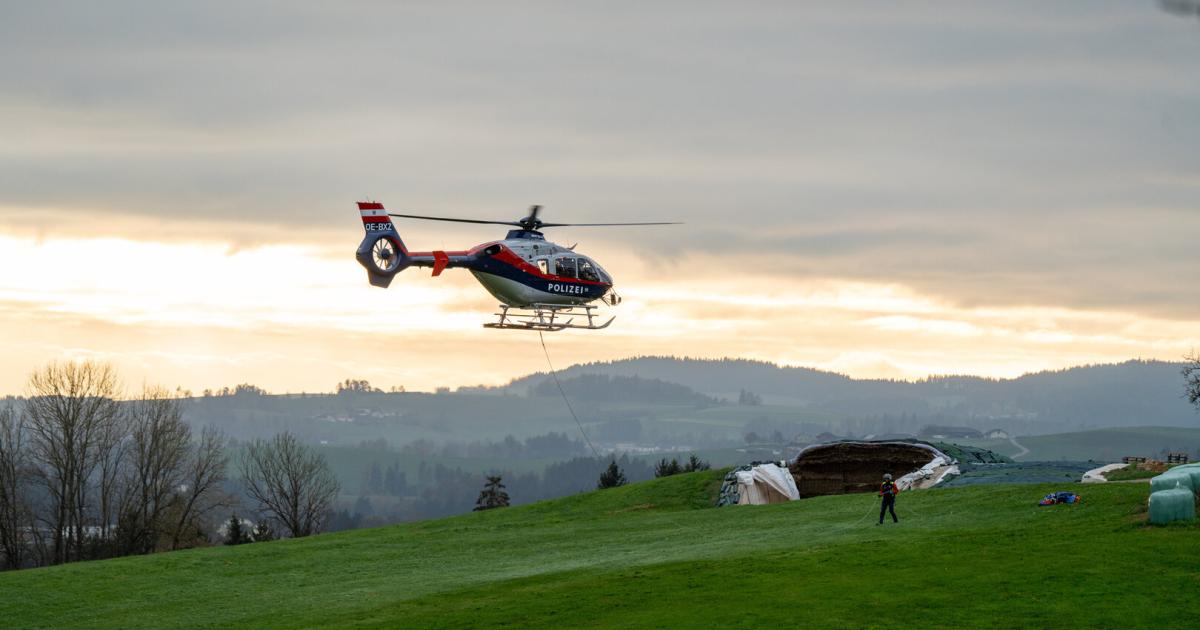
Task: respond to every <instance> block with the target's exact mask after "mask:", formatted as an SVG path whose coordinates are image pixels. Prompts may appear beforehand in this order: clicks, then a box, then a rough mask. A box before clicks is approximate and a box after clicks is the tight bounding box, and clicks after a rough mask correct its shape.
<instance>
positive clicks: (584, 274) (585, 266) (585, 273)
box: [579, 258, 600, 282]
mask: <svg viewBox="0 0 1200 630" xmlns="http://www.w3.org/2000/svg"><path fill="white" fill-rule="evenodd" d="M579 279H580V280H590V281H592V282H599V281H600V275H599V274H597V273H596V269H595V268H594V267H592V262H591V261H590V260H587V259H586V258H580V259H579Z"/></svg>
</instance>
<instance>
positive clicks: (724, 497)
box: [717, 466, 753, 507]
mask: <svg viewBox="0 0 1200 630" xmlns="http://www.w3.org/2000/svg"><path fill="white" fill-rule="evenodd" d="M752 469H753V467H752V466H738V467H737V468H734V469H733V470H731V471H729V472H728V473H726V474H725V479H724V481H722V482H721V493H720V494H718V495H717V507H724V506H726V505H737V504H738V501H739V500H740V499H741V496H740V493H739V492H738V479H737V474H738V473H739V472H742V471H746V470H752Z"/></svg>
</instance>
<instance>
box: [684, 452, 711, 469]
mask: <svg viewBox="0 0 1200 630" xmlns="http://www.w3.org/2000/svg"><path fill="white" fill-rule="evenodd" d="M709 468H712V466H711V465H709V463H708V462H706V461H704V460H702V459H700V458H699V457H696V454H695V453H692V454H691V455H690V456H689V457H688V463H687V465H686V466H684V467H683V472H696V471H699V470H708V469H709Z"/></svg>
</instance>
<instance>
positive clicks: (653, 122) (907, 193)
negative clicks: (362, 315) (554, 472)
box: [0, 2, 1200, 371]
mask: <svg viewBox="0 0 1200 630" xmlns="http://www.w3.org/2000/svg"><path fill="white" fill-rule="evenodd" d="M1181 26H1182V25H1181V23H1180V22H1179V21H1178V20H1174V19H1171V18H1170V17H1169V16H1167V15H1165V14H1164V13H1163V12H1162V11H1160V10H1159V9H1158V8H1157V7H1156V6H1154V4H1153V3H1134V4H1129V3H1123V2H1102V3H1095V2H1076V3H1064V4H1056V5H1053V6H1050V5H1046V4H1045V3H1038V2H1030V3H1016V4H1012V3H1006V4H1002V5H999V4H989V5H963V4H961V3H953V2H929V3H918V4H914V5H909V6H908V7H907V8H906V9H905V10H904V11H894V10H888V9H887V8H886V7H882V6H875V7H871V6H865V5H864V6H842V5H830V6H824V7H812V6H804V5H800V4H793V5H788V4H779V5H775V6H764V7H759V8H758V9H756V10H754V11H748V10H746V9H745V8H744V7H741V6H734V5H722V4H699V5H698V4H695V3H686V4H685V3H660V4H654V5H645V4H644V3H643V4H640V5H632V4H629V5H606V6H605V7H603V8H600V7H587V6H578V5H561V4H554V3H549V4H541V3H528V4H521V3H518V4H516V5H511V4H507V5H504V6H500V5H495V4H488V3H480V4H476V5H471V6H470V7H464V6H461V5H460V6H455V7H448V6H438V5H415V6H414V5H407V6H401V5H391V4H386V3H338V4H336V5H331V4H324V5H322V4H315V5H308V6H302V5H297V4H294V3H285V4H280V3H269V2H265V3H254V2H251V3H215V4H214V3H210V4H204V5H192V6H174V5H163V4H162V3H154V2H116V3H105V5H104V6H103V7H99V6H94V5H90V4H86V3H66V4H57V3H26V4H22V5H15V6H13V7H10V8H9V9H7V10H6V14H5V19H4V20H3V21H2V22H0V81H3V83H4V85H5V86H6V88H5V90H4V91H3V93H0V111H2V112H3V114H4V115H3V116H0V136H3V137H4V138H5V142H4V143H3V144H2V145H0V221H2V222H3V225H4V228H5V230H4V231H5V233H6V234H8V235H20V236H22V237H24V236H27V235H31V234H33V235H40V237H41V238H42V239H45V240H48V241H49V240H55V239H61V238H68V237H80V236H87V235H103V236H108V237H113V238H117V239H124V240H126V241H129V240H134V241H136V240H145V241H151V242H154V243H158V244H164V243H189V242H196V241H203V242H207V243H218V244H219V245H218V246H219V247H220V248H221V250H222V251H226V252H230V253H233V254H234V255H235V256H236V255H240V254H243V253H247V252H253V251H257V250H259V249H262V248H269V247H273V246H275V247H282V248H288V247H299V248H302V249H303V250H304V251H305V252H308V253H310V254H311V253H313V252H316V253H315V254H314V255H319V256H326V257H334V256H339V255H341V254H339V253H338V252H341V251H343V250H344V251H346V252H348V251H349V248H352V247H353V245H354V244H355V243H356V242H357V240H358V238H359V235H358V232H357V230H358V227H357V225H355V222H354V220H353V208H352V206H351V202H353V201H354V200H356V199H358V198H362V197H366V196H371V197H374V198H378V199H382V200H384V201H385V202H386V203H387V204H388V205H389V206H390V207H394V208H396V209H403V210H408V211H414V212H419V213H428V214H448V215H467V216H478V217H482V218H496V219H511V218H515V217H517V216H519V215H520V214H521V213H522V211H523V210H524V208H525V207H526V206H527V205H529V204H531V203H542V204H545V205H546V208H547V209H546V213H547V218H548V219H550V218H551V217H552V220H559V221H605V220H682V221H686V223H687V224H686V225H685V226H680V227H673V228H663V229H658V228H656V229H647V230H636V231H634V230H594V231H583V230H573V229H567V228H564V229H562V230H559V231H557V232H553V233H552V236H553V237H554V238H556V239H559V240H562V241H564V242H566V243H573V242H576V241H579V242H581V245H580V249H581V250H582V251H587V252H588V253H590V254H593V255H597V256H598V257H599V258H600V259H601V261H602V262H603V264H604V265H605V266H606V267H608V268H610V271H614V272H619V273H618V278H619V281H620V282H621V285H622V287H627V286H628V287H631V288H632V287H636V286H637V284H636V283H638V282H641V283H644V284H642V286H646V287H651V288H653V289H655V290H664V291H665V290H666V289H667V288H668V287H666V286H664V285H663V284H655V283H654V282H653V281H652V280H653V278H655V277H657V276H656V274H659V275H661V274H666V275H668V276H669V277H671V278H673V279H678V278H682V279H684V280H686V281H688V282H691V281H693V280H694V281H697V282H700V283H702V284H703V283H708V284H709V285H710V286H722V287H728V289H726V291H727V293H726V295H727V296H728V297H729V298H730V299H731V301H734V302H736V299H735V298H737V297H738V296H739V295H741V291H742V289H739V288H738V287H745V286H748V285H756V284H759V283H760V282H769V283H775V284H777V285H778V286H780V287H784V288H785V289H786V290H800V289H798V287H811V286H817V285H820V284H821V283H824V282H831V281H832V282H837V283H840V284H841V285H843V286H847V285H854V284H856V283H858V284H866V285H871V286H902V287H905V288H906V289H907V290H911V291H914V292H916V293H918V294H920V295H921V296H923V297H924V298H927V299H929V300H931V301H933V302H936V303H937V304H939V305H942V306H939V307H938V308H943V307H946V308H954V309H976V310H979V309H988V308H993V307H996V308H1001V309H1010V310H1011V309H1017V308H1022V309H1031V308H1063V309H1067V310H1070V311H1074V312H1080V311H1103V312H1117V313H1122V314H1127V315H1129V316H1130V317H1138V316H1142V317H1145V318H1146V320H1147V321H1161V320H1172V321H1177V322H1181V323H1184V324H1187V323H1189V322H1194V321H1196V319H1195V315H1194V310H1195V305H1196V304H1198V303H1200V287H1197V286H1193V285H1194V284H1195V283H1189V282H1187V281H1184V280H1182V279H1188V278H1192V277H1196V276H1197V275H1200V250H1197V249H1196V248H1195V247H1194V238H1193V237H1192V236H1191V235H1193V234H1195V233H1197V229H1200V213H1197V212H1196V205H1195V200H1196V198H1197V193H1200V179H1197V177H1196V173H1197V172H1200V149H1198V148H1197V147H1200V116H1197V114H1196V112H1197V111H1200V80H1198V79H1197V74H1196V73H1195V71H1194V63H1193V61H1192V60H1194V59H1195V58H1196V57H1197V54H1198V53H1200V37H1197V33H1196V32H1195V29H1189V28H1182V27H1181ZM401 229H402V231H403V232H404V234H405V238H406V240H408V241H410V243H411V244H414V245H415V246H421V247H424V246H425V244H431V245H432V246H434V247H437V246H443V247H456V246H461V245H463V244H465V243H471V242H478V241H483V240H487V239H490V238H494V237H495V236H497V234H495V233H493V232H491V231H483V230H480V229H478V228H466V227H456V226H449V225H423V224H417V223H413V222H406V223H404V224H402V225H401ZM180 251H187V252H192V253H195V250H192V249H187V248H184V249H181V250H180ZM289 251H294V250H289ZM205 255H207V254H205ZM162 259H163V260H167V259H170V260H172V261H173V262H174V263H175V264H177V265H178V266H179V268H180V269H181V271H180V273H182V274H184V275H186V274H187V270H188V262H187V261H186V260H183V261H179V260H178V257H171V256H164V257H163V258H162ZM263 264H264V266H265V268H264V270H263V271H262V272H261V274H260V275H261V276H262V277H263V278H274V277H277V275H278V273H279V272H278V271H277V270H278V269H285V270H286V269H287V266H286V264H274V263H273V262H271V263H268V262H263ZM345 264H348V265H350V267H349V268H348V269H349V270H351V271H353V273H357V272H358V270H357V269H356V268H355V267H353V263H352V262H347V263H345ZM35 266H36V265H35ZM351 271H347V273H351ZM356 281H357V280H356ZM211 290H212V291H214V295H218V296H219V295H220V291H219V290H217V289H211ZM698 290H700V289H698ZM462 291H463V292H464V293H465V292H466V291H467V289H465V288H464V289H462ZM279 299H280V300H281V301H286V297H282V296H281V297H279ZM209 301H210V302H213V301H220V300H219V299H211V300H209ZM251 303H253V301H251ZM669 306H670V305H668V306H667V307H668V308H669ZM708 307H709V309H710V310H705V311H694V313H695V316H696V317H697V318H698V319H700V320H702V321H706V322H709V324H706V325H715V324H714V323H713V322H716V321H717V320H720V319H721V318H722V317H724V315H723V314H721V311H720V309H718V308H716V307H715V306H714V305H712V304H709V305H708ZM147 308H149V307H148V306H147ZM748 308H751V307H748ZM752 308H762V307H758V306H756V307H752ZM131 309H132V306H129V305H127V306H126V310H131ZM168 310H169V309H168ZM247 310H249V307H247ZM885 315H886V314H883V315H881V316H885ZM130 316H132V315H130ZM646 317H648V318H653V317H657V314H656V313H648V314H646ZM736 325H738V326H743V325H745V324H744V323H739V324H736ZM972 325H975V324H974V323H972ZM657 330H658V331H657V332H655V333H653V334H655V335H659V334H662V335H669V334H670V333H669V332H667V329H666V328H663V329H657ZM647 334H651V333H647ZM795 342H796V343H799V338H797V339H796V341H795ZM849 342H850V341H849V340H847V343H849ZM776 356H785V353H777V354H776ZM787 356H794V355H787ZM806 356H807V355H806ZM831 356H832V355H831ZM847 356H850V355H847ZM855 356H858V355H855ZM864 356H865V355H864ZM820 360H821V361H825V362H826V364H830V365H832V363H829V361H831V360H828V359H820ZM872 361H873V360H872ZM872 361H859V360H858V359H855V360H854V362H853V363H854V364H856V365H858V364H867V363H871V362H872ZM918 363H919V364H920V365H922V366H925V367H929V366H931V365H934V362H933V361H932V359H930V360H929V361H925V360H922V361H921V362H911V361H910V362H909V363H907V364H905V365H907V366H912V365H917V364H918ZM880 365H882V364H880ZM896 365H899V364H896ZM925 367H918V368H912V369H916V370H918V371H919V370H921V369H925ZM900 369H910V368H909V367H905V366H901V368H900Z"/></svg>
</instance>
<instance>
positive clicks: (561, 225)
mask: <svg viewBox="0 0 1200 630" xmlns="http://www.w3.org/2000/svg"><path fill="white" fill-rule="evenodd" d="M610 225H683V223H680V222H675V221H667V222H661V221H655V222H651V223H543V224H542V225H541V227H544V228H548V227H607V226H610Z"/></svg>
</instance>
